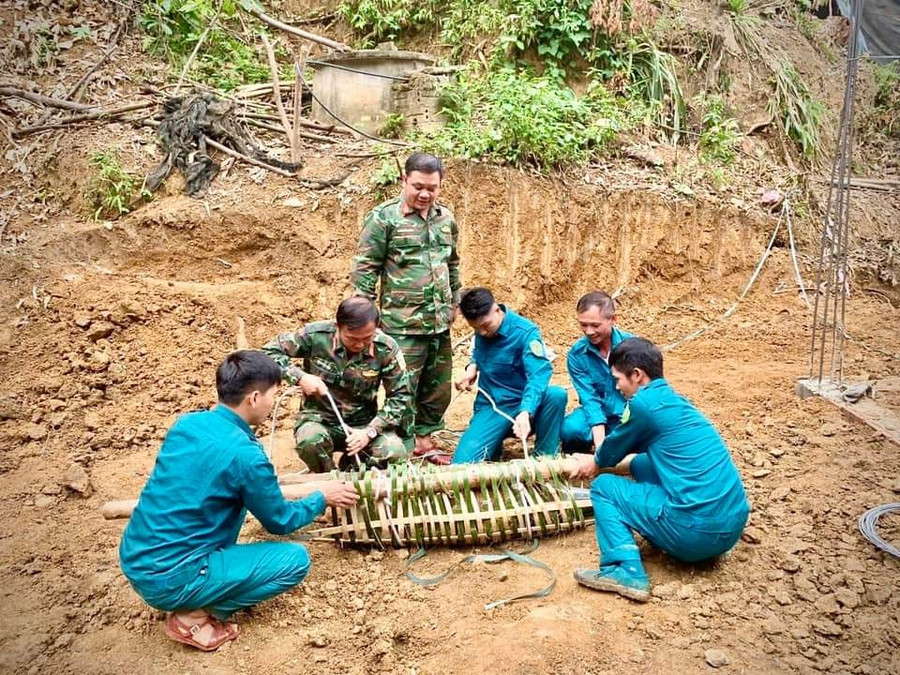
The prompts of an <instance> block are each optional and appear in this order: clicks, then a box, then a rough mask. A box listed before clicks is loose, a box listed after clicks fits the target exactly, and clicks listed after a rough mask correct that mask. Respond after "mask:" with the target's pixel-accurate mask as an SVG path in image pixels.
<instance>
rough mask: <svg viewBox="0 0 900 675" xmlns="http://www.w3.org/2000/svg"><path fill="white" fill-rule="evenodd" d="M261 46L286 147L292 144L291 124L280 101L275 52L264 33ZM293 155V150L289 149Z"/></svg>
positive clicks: (279, 84) (279, 83)
mask: <svg viewBox="0 0 900 675" xmlns="http://www.w3.org/2000/svg"><path fill="white" fill-rule="evenodd" d="M261 37H262V41H263V44H264V45H265V46H266V54H267V55H268V57H269V70H271V71H272V95H273V96H274V98H275V108H276V109H277V110H278V117H279V118H280V119H281V126H283V127H284V133H285V134H287V138H288V145H289V146H290V145H291V143H292V142H293V136H294V134H293V131H292V130H291V123H290V122H289V121H288V116H287V113H286V112H285V110H284V103H283V102H282V101H281V82H280V80H279V79H278V62H277V61H276V60H275V50H274V49H272V44H271V43H270V42H269V38H267V37H266V34H265V33H262V34H261ZM291 154H293V148H292V149H291Z"/></svg>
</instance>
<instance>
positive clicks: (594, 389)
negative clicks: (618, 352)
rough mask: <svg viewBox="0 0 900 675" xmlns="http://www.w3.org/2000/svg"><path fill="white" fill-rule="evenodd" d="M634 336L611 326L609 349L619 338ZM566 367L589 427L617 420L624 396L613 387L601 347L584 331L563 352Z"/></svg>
mask: <svg viewBox="0 0 900 675" xmlns="http://www.w3.org/2000/svg"><path fill="white" fill-rule="evenodd" d="M630 337H633V336H632V335H631V333H626V332H625V331H623V330H619V329H618V328H616V327H615V326H613V329H612V344H611V345H610V351H612V350H613V349H615V347H616V345H618V344H619V343H620V342H621V341H622V340H627V339H628V338H630ZM566 369H567V370H568V371H569V379H570V380H571V381H572V386H574V387H575V392H576V393H577V394H578V402H579V403H580V404H581V407H582V409H583V410H584V416H585V418H587V423H588V425H590V426H591V427H595V426H598V425H600V424H608V423H613V422H618V420H619V418H620V417H622V410H624V408H625V397H624V396H622V394H621V393H620V392H619V390H618V389H616V378H614V377H613V374H612V371H611V370H610V368H609V364H608V363H607V362H606V360H605V359H604V358H603V357H602V356H600V350H599V349H598V348H597V347H595V346H594V345H592V344H591V341H590V340H588V338H587V335H585V336H584V337H582V338H581V339H580V340H578V341H577V342H576V343H575V344H574V345H572V348H571V349H570V350H569V354H568V355H567V356H566Z"/></svg>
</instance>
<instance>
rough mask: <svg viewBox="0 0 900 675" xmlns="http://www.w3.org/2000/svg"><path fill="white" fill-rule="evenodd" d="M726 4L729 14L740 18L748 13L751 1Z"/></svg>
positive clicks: (732, 1)
mask: <svg viewBox="0 0 900 675" xmlns="http://www.w3.org/2000/svg"><path fill="white" fill-rule="evenodd" d="M725 4H726V5H727V7H728V11H729V12H731V13H732V14H734V15H735V16H740V15H741V14H743V13H744V12H746V11H747V7H748V6H749V5H750V0H726V3H725Z"/></svg>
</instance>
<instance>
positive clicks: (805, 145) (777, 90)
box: [733, 15, 825, 159]
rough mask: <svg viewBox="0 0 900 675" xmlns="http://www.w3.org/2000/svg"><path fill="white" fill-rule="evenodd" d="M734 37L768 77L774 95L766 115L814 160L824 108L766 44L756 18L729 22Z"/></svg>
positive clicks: (778, 55)
mask: <svg viewBox="0 0 900 675" xmlns="http://www.w3.org/2000/svg"><path fill="white" fill-rule="evenodd" d="M733 23H734V32H735V36H736V37H737V39H738V42H740V43H741V44H742V45H743V47H744V49H745V50H746V51H747V53H748V55H750V56H754V57H758V58H759V59H761V60H762V62H763V63H764V64H765V66H766V68H767V69H768V70H769V72H770V73H771V74H772V84H773V89H774V93H773V95H772V97H771V98H770V99H769V103H768V106H767V111H768V113H769V114H770V115H771V116H772V117H773V119H779V120H780V121H781V127H782V129H783V130H784V133H785V134H786V135H787V136H788V138H790V139H791V140H792V141H793V142H794V143H795V144H796V145H797V148H798V149H799V150H800V151H801V152H802V153H803V155H804V156H805V157H808V158H810V159H815V158H816V157H817V156H818V155H819V152H820V147H819V138H820V134H819V128H820V125H821V122H822V116H823V115H824V112H825V107H824V106H823V105H822V104H821V103H819V102H818V101H816V100H815V99H814V98H813V96H812V92H810V90H809V87H807V86H806V84H805V83H804V82H803V80H802V78H801V77H800V74H799V73H798V72H797V71H796V70H795V69H794V67H793V66H792V65H791V63H790V62H789V61H788V60H787V58H786V56H784V54H782V53H781V52H780V51H779V50H777V49H775V48H773V47H772V46H771V45H769V44H768V43H767V42H766V41H765V38H763V36H762V35H761V33H760V31H759V24H760V21H759V18H758V17H755V16H751V15H743V16H736V17H734V19H733Z"/></svg>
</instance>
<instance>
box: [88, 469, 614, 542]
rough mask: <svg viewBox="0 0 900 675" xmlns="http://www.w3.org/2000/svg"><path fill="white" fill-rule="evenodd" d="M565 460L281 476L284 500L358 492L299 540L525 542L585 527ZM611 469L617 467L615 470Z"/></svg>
mask: <svg viewBox="0 0 900 675" xmlns="http://www.w3.org/2000/svg"><path fill="white" fill-rule="evenodd" d="M576 465H577V460H575V459H574V458H571V457H554V458H540V459H518V460H512V461H510V462H498V463H482V464H460V465H451V466H433V465H417V464H403V465H399V464H398V465H391V466H389V467H388V468H387V469H384V470H380V469H376V468H372V469H368V470H361V471H346V472H339V471H332V472H331V473H328V474H285V475H282V476H280V477H279V484H280V487H281V491H282V493H283V494H284V496H285V498H286V499H300V498H302V497H305V496H307V495H309V494H312V493H313V492H315V491H316V490H317V489H319V488H320V487H321V485H323V484H324V483H325V482H327V481H334V480H341V481H347V482H349V483H351V484H352V485H353V486H354V487H355V488H356V491H357V493H358V494H359V496H360V501H359V504H357V505H356V506H355V507H354V508H351V509H338V508H332V509H331V510H330V513H329V517H328V520H330V522H329V523H328V524H326V525H321V524H319V525H318V526H316V525H313V526H312V527H310V528H306V529H305V530H304V531H303V532H302V533H301V534H300V537H301V538H302V539H305V540H314V541H334V542H338V543H342V544H351V545H363V546H366V545H368V546H379V547H382V548H383V547H386V546H399V547H405V546H410V545H420V546H424V545H436V544H441V545H474V544H489V543H494V542H500V541H511V540H517V539H525V540H531V539H535V538H539V537H546V536H550V535H553V534H559V533H563V532H571V531H573V530H575V529H580V528H583V527H586V526H589V525H591V524H593V513H592V509H591V502H590V496H589V493H588V491H587V490H584V489H581V488H575V487H572V486H571V485H569V484H568V483H567V482H566V477H567V476H568V475H569V474H570V473H571V472H572V471H573V470H574V468H575V466H576ZM615 470H619V469H618V468H617V469H615ZM136 504H137V501H136V500H121V501H111V502H107V503H106V504H104V505H103V507H102V509H101V513H102V514H103V516H104V518H107V519H115V518H127V517H129V516H130V515H131V512H132V511H133V509H134V507H135V505H136Z"/></svg>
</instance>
